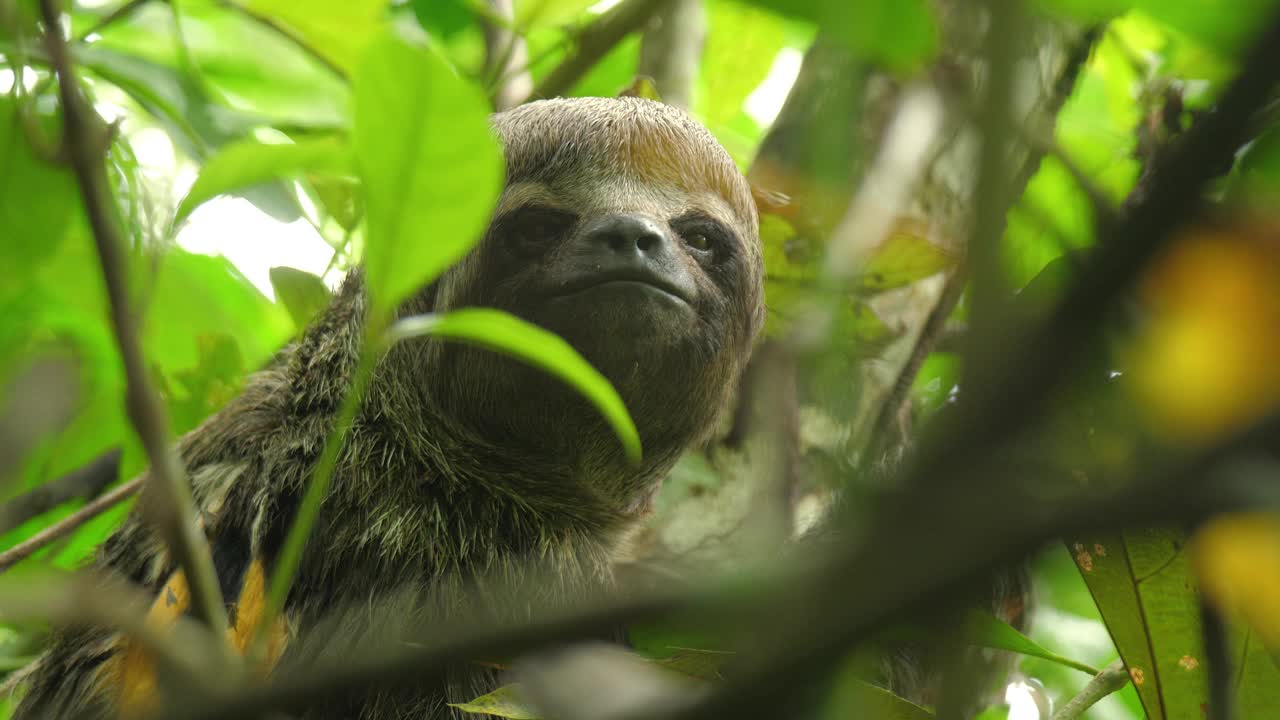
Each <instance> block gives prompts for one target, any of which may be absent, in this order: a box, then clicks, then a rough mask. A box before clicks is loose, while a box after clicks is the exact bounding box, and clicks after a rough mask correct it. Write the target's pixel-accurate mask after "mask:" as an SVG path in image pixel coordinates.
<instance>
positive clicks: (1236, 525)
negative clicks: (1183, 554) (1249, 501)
mask: <svg viewBox="0 0 1280 720" xmlns="http://www.w3.org/2000/svg"><path fill="white" fill-rule="evenodd" d="M1189 552H1190V559H1191V567H1192V568H1193V569H1194V570H1195V573H1196V576H1197V577H1198V578H1199V580H1200V589H1201V591H1202V592H1203V593H1204V595H1205V597H1206V598H1207V599H1208V600H1209V601H1210V602H1211V603H1213V604H1214V605H1215V606H1217V607H1219V608H1221V609H1223V610H1227V611H1231V612H1233V613H1239V615H1240V616H1241V617H1242V618H1244V621H1245V622H1246V623H1248V624H1249V626H1250V627H1252V628H1253V629H1254V630H1255V631H1256V632H1257V633H1258V634H1259V635H1260V636H1261V637H1262V642H1263V643H1264V644H1265V645H1266V646H1267V647H1269V648H1278V647H1280V515H1275V514H1271V513H1242V514H1237V515H1224V516H1222V517H1219V518H1215V519H1214V520H1212V521H1210V522H1209V523H1207V524H1206V525H1205V526H1204V527H1202V528H1200V530H1199V531H1198V532H1196V534H1195V535H1194V536H1193V537H1192V538H1191V545H1190V548H1189Z"/></svg>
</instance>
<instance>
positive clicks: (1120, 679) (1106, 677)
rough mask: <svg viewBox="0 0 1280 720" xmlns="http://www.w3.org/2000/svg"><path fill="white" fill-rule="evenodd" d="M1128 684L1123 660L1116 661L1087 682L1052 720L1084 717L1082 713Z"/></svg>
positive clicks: (1074, 719)
mask: <svg viewBox="0 0 1280 720" xmlns="http://www.w3.org/2000/svg"><path fill="white" fill-rule="evenodd" d="M1128 684H1129V670H1128V669H1127V668H1126V667H1125V666H1124V661H1123V660H1116V661H1115V662H1113V663H1111V664H1110V665H1108V666H1106V667H1105V668H1103V669H1102V672H1100V673H1098V674H1097V675H1095V676H1094V677H1093V679H1092V680H1090V681H1089V684H1088V685H1085V686H1084V689H1083V690H1081V691H1080V692H1079V693H1077V694H1076V696H1075V697H1073V698H1071V700H1070V701H1069V702H1067V704H1066V705H1063V706H1062V707H1061V708H1059V709H1058V711H1057V712H1055V713H1054V714H1053V720H1076V718H1079V717H1081V716H1083V715H1084V711H1085V710H1088V709H1089V708H1091V707H1093V706H1094V705H1095V704H1097V702H1098V701H1099V700H1101V699H1102V698H1104V697H1106V696H1108V695H1110V694H1112V693H1114V692H1119V691H1120V690H1121V689H1122V688H1124V686H1125V685H1128Z"/></svg>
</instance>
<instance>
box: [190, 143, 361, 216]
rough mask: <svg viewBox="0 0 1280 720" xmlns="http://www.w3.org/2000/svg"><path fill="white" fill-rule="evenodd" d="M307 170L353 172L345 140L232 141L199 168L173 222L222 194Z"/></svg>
mask: <svg viewBox="0 0 1280 720" xmlns="http://www.w3.org/2000/svg"><path fill="white" fill-rule="evenodd" d="M307 171H312V172H325V173H342V174H347V173H349V172H351V157H350V153H349V151H348V149H347V146H346V143H345V142H343V141H342V140H340V139H338V138H317V139H302V140H299V141H298V142H296V143H284V144H266V143H261V142H258V141H256V140H241V141H238V142H233V143H230V144H228V145H226V146H225V147H223V148H221V149H220V150H219V151H218V152H217V153H216V154H215V155H213V156H212V157H210V158H209V160H208V161H207V162H205V164H204V166H203V167H202V168H200V175H199V176H198V177H197V178H196V181H195V183H194V184H193V185H192V186H191V189H190V190H189V191H187V195H186V197H184V198H183V199H182V202H181V203H179V205H178V211H177V215H176V216H175V217H174V224H175V225H176V224H177V223H180V222H182V221H183V220H184V219H186V217H187V216H188V215H190V214H191V211H193V210H195V209H196V207H198V206H199V205H200V204H201V203H203V202H205V201H207V200H211V199H213V198H214V197H216V196H218V195H221V194H223V193H226V192H230V191H232V190H240V189H242V188H246V187H250V186H253V185H258V184H260V183H264V182H267V181H269V180H281V179H285V178H289V177H292V176H296V175H298V174H300V173H303V172H307Z"/></svg>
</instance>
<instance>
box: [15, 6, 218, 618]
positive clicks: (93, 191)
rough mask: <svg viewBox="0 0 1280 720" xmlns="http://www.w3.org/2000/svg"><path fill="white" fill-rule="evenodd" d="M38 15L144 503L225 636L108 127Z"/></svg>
mask: <svg viewBox="0 0 1280 720" xmlns="http://www.w3.org/2000/svg"><path fill="white" fill-rule="evenodd" d="M40 11H41V15H42V16H43V19H44V26H45V28H47V30H46V32H45V40H46V43H47V45H48V49H49V57H50V59H51V61H52V64H53V68H54V70H55V71H56V73H57V77H58V96H59V99H60V100H61V104H62V128H63V131H62V132H63V143H64V145H65V149H66V151H67V153H68V157H69V158H70V162H71V166H72V170H73V171H74V173H75V176H76V180H77V181H78V184H79V186H80V196H81V199H82V200H83V202H84V208H85V215H86V216H87V217H88V219H89V225H90V228H91V230H92V231H93V240H94V243H95V245H96V246H97V248H98V258H99V260H100V261H101V263H102V275H103V279H104V280H105V282H106V287H107V297H108V300H109V303H110V309H111V325H112V329H113V330H114V331H115V336H116V343H117V345H118V346H119V348H120V356H121V359H122V360H123V361H124V370H125V383H126V389H125V409H126V411H127V413H128V415H129V419H130V420H131V421H132V423H133V426H134V429H135V430H136V432H137V433H138V438H139V439H140V440H141V441H142V445H143V447H144V448H145V449H146V452H147V458H148V460H149V461H150V462H151V472H150V480H149V482H148V483H147V492H148V493H150V494H151V495H152V497H151V498H150V502H149V504H148V505H147V509H148V510H149V512H148V516H149V518H150V519H151V520H152V522H154V523H155V524H156V525H157V526H158V528H159V530H160V532H161V535H162V536H163V537H164V538H165V540H166V541H167V542H168V544H169V546H170V548H171V550H172V551H173V553H174V555H175V556H176V557H177V558H178V560H179V562H180V564H181V565H182V569H183V571H184V572H185V574H186V577H187V579H188V582H189V584H190V586H191V590H192V601H191V602H192V606H193V608H194V610H195V613H196V616H197V617H199V618H200V619H201V620H202V621H204V622H205V624H207V625H208V626H209V627H210V628H211V629H213V630H215V631H217V632H221V631H222V629H223V628H225V627H226V626H227V613H226V608H225V607H224V606H223V604H222V596H221V593H220V592H219V590H218V580H217V576H216V575H215V574H214V570H213V559H212V558H211V556H210V554H209V546H208V543H207V542H206V541H205V537H204V532H203V531H202V530H201V528H200V526H199V524H198V523H197V521H196V509H195V503H194V501H193V500H192V498H191V487H190V485H189V484H188V482H187V477H186V473H185V471H184V470H183V467H182V461H181V459H180V458H179V457H178V454H177V451H176V450H175V449H174V447H173V445H172V443H171V442H170V439H169V420H168V418H167V417H166V413H165V408H164V405H163V404H161V402H160V399H159V397H158V396H157V395H156V392H155V389H154V388H153V387H151V379H150V376H149V375H148V373H147V365H146V362H145V360H144V359H143V356H142V348H141V345H140V344H139V342H138V328H137V323H136V321H135V318H134V317H133V314H132V313H131V310H130V307H129V285H128V280H127V277H126V268H127V265H128V263H127V259H126V257H125V252H126V251H125V243H124V239H123V238H122V237H121V234H120V226H119V220H118V217H117V213H116V208H115V205H114V201H113V199H112V194H111V189H110V186H109V185H108V182H107V174H106V150H107V145H108V143H109V139H108V137H109V136H108V133H107V128H106V126H105V125H104V124H103V122H102V119H101V118H100V117H98V114H97V112H96V111H95V110H94V109H93V106H92V105H90V104H89V102H88V100H87V99H86V98H85V97H84V96H83V95H82V94H81V92H80V87H79V85H78V84H77V81H76V77H75V74H74V73H73V72H72V69H71V57H70V53H69V52H68V50H67V42H66V39H65V38H63V36H62V22H61V20H62V14H61V11H60V10H59V8H58V6H57V3H56V0H41V1H40ZM144 502H146V500H144Z"/></svg>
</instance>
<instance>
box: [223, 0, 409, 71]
mask: <svg viewBox="0 0 1280 720" xmlns="http://www.w3.org/2000/svg"><path fill="white" fill-rule="evenodd" d="M243 7H245V8H246V9H248V10H249V11H250V12H253V13H255V14H259V15H265V16H267V17H270V18H273V19H274V20H276V21H278V22H280V23H283V24H284V25H285V26H287V27H289V28H292V29H293V30H294V31H296V32H297V34H298V35H299V37H298V40H299V41H300V42H304V43H306V44H307V46H309V47H310V48H311V50H312V51H314V52H316V53H317V54H319V55H321V56H323V57H325V58H327V59H328V60H329V62H331V63H333V64H334V65H336V66H338V67H339V68H342V69H343V70H344V71H346V72H347V73H350V72H352V71H353V70H354V69H355V67H356V63H357V62H358V61H359V59H360V55H361V53H363V52H364V49H365V48H366V47H367V46H368V45H369V42H370V41H372V40H373V38H374V37H375V36H376V35H377V34H378V31H379V29H380V28H381V26H382V15H383V12H384V11H385V10H386V7H387V0H310V2H305V3H300V2H296V0H247V1H246V2H244V4H243Z"/></svg>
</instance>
